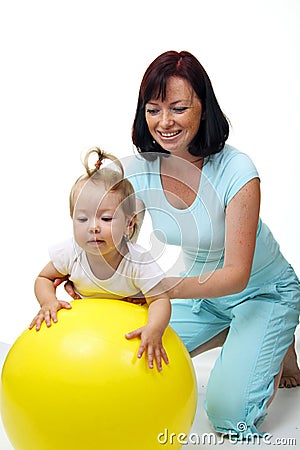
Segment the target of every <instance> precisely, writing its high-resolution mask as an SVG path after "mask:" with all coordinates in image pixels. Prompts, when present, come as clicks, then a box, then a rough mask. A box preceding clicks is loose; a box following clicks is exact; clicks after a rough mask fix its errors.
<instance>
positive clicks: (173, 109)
mask: <svg viewBox="0 0 300 450" xmlns="http://www.w3.org/2000/svg"><path fill="white" fill-rule="evenodd" d="M187 109H189V108H188V107H187V106H176V108H172V111H174V112H175V113H177V114H178V113H179V114H180V113H182V112H184V111H186V110H187Z"/></svg>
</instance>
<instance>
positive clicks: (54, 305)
mask: <svg viewBox="0 0 300 450" xmlns="http://www.w3.org/2000/svg"><path fill="white" fill-rule="evenodd" d="M62 277H64V275H62V274H61V273H59V272H58V271H57V270H56V269H55V267H54V265H53V263H52V262H51V261H50V262H49V263H48V264H47V265H46V266H45V267H44V268H43V270H42V271H41V272H40V274H39V275H38V276H37V278H36V280H35V284H34V292H35V295H36V298H37V300H38V302H39V304H40V306H41V309H40V311H39V312H38V314H37V315H36V316H35V317H34V319H33V320H32V322H31V324H30V325H29V328H30V329H31V328H33V327H34V326H35V327H36V330H37V331H38V330H39V329H40V328H41V324H42V322H43V321H45V322H46V325H47V327H50V326H51V321H53V322H57V315H56V313H57V311H58V310H59V309H62V308H67V309H71V305H70V303H68V302H65V301H62V300H58V299H57V297H56V288H55V286H54V283H53V282H54V280H55V279H57V278H62Z"/></svg>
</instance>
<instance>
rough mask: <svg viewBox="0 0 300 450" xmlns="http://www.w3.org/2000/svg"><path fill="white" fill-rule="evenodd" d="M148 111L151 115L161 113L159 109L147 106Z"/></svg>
mask: <svg viewBox="0 0 300 450" xmlns="http://www.w3.org/2000/svg"><path fill="white" fill-rule="evenodd" d="M146 113H147V114H150V116H154V115H155V114H158V113H159V109H154V108H147V109H146Z"/></svg>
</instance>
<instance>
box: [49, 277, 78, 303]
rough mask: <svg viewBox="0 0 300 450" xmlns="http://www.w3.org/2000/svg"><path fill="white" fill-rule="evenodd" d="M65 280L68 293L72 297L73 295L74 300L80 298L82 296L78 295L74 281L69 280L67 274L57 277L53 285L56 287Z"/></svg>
mask: <svg viewBox="0 0 300 450" xmlns="http://www.w3.org/2000/svg"><path fill="white" fill-rule="evenodd" d="M64 281H66V283H65V285H64V288H65V291H66V293H67V294H69V296H70V297H72V298H73V299H74V300H79V299H80V298H81V297H80V295H78V294H77V293H76V292H75V290H74V285H73V283H72V281H70V280H69V276H68V275H66V276H65V277H62V278H56V279H55V280H54V282H53V285H54V287H55V289H56V288H57V287H58V286H59V285H60V284H61V283H63V282H64Z"/></svg>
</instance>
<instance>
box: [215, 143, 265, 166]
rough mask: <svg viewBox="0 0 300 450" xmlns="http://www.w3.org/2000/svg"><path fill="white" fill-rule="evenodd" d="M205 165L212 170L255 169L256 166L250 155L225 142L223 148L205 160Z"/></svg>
mask: <svg viewBox="0 0 300 450" xmlns="http://www.w3.org/2000/svg"><path fill="white" fill-rule="evenodd" d="M207 165H208V166H209V167H211V168H212V170H218V171H220V170H234V171H235V170H238V171H244V170H246V171H248V170H250V171H251V172H252V171H256V167H255V165H254V163H253V161H252V159H251V157H250V156H249V155H248V154H247V153H244V152H243V151H241V150H239V149H237V148H236V147H233V146H232V145H229V144H225V146H224V148H223V149H222V150H221V151H220V152H219V153H216V154H214V155H211V156H210V157H209V158H208V160H207Z"/></svg>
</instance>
